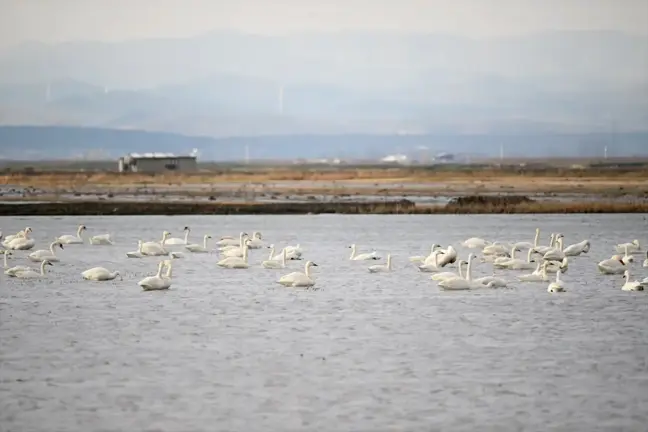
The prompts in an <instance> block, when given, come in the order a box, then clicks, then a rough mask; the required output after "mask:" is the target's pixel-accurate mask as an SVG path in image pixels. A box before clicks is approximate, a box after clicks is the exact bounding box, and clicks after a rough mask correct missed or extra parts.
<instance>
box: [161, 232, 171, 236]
mask: <svg viewBox="0 0 648 432" xmlns="http://www.w3.org/2000/svg"><path fill="white" fill-rule="evenodd" d="M170 235H171V233H170V232H169V231H164V232H163V233H162V237H164V238H168V237H169V236H170Z"/></svg>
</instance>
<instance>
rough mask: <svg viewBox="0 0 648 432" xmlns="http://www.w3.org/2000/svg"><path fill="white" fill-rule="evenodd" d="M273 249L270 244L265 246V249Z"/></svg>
mask: <svg viewBox="0 0 648 432" xmlns="http://www.w3.org/2000/svg"><path fill="white" fill-rule="evenodd" d="M274 247H275V245H273V244H271V245H268V246H266V249H273V248H274ZM284 249H285V248H284Z"/></svg>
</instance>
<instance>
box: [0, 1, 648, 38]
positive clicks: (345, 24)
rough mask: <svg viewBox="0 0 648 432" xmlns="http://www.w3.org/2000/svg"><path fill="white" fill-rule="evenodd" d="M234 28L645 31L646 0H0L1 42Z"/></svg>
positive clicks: (493, 32)
mask: <svg viewBox="0 0 648 432" xmlns="http://www.w3.org/2000/svg"><path fill="white" fill-rule="evenodd" d="M217 29H236V30H242V31H246V32H253V33H257V34H278V33H286V32H296V31H303V30H341V29H387V30H396V31H424V32H443V33H452V34H458V35H466V36H472V37H492V36H501V35H510V34H520V33H529V32H536V31H541V30H554V29H611V30H622V31H627V32H633V33H642V34H648V0H0V46H4V47H6V46H9V45H13V44H16V43H19V42H22V41H25V40H37V41H45V42H60V41H66V40H80V39H83V40H89V39H92V40H105V41H113V40H123V39H133V38H145V37H178V36H193V35H197V34H200V33H204V32H207V31H210V30H217Z"/></svg>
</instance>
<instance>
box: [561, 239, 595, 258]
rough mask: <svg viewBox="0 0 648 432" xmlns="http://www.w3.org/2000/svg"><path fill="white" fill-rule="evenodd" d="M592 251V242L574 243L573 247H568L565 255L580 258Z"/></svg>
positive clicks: (564, 251) (564, 252)
mask: <svg viewBox="0 0 648 432" xmlns="http://www.w3.org/2000/svg"><path fill="white" fill-rule="evenodd" d="M589 250H590V241H589V240H583V241H582V242H578V243H574V244H573V245H569V246H567V247H566V248H565V249H564V250H563V254H564V255H565V256H566V257H568V256H579V255H580V254H584V253H587V252H589Z"/></svg>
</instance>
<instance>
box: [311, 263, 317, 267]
mask: <svg viewBox="0 0 648 432" xmlns="http://www.w3.org/2000/svg"><path fill="white" fill-rule="evenodd" d="M311 265H312V266H313V267H319V266H318V265H317V264H315V263H311Z"/></svg>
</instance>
